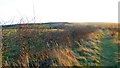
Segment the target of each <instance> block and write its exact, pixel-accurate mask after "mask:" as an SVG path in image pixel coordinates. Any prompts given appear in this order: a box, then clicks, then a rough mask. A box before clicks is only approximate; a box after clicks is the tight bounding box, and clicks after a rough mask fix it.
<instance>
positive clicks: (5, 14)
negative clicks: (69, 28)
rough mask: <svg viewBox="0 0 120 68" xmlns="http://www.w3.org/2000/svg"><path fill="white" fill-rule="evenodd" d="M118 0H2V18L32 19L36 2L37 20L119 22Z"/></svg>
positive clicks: (0, 17)
mask: <svg viewBox="0 0 120 68" xmlns="http://www.w3.org/2000/svg"><path fill="white" fill-rule="evenodd" d="M118 1H119V0H0V19H2V20H4V21H9V20H10V19H16V20H17V19H19V18H21V17H24V18H25V17H27V18H28V19H31V18H32V17H33V16H34V14H33V4H34V10H35V16H36V17H37V18H39V19H36V20H37V21H36V22H39V21H41V22H56V21H57V22H117V21H118V20H117V19H118V18H117V17H118ZM14 23H16V22H14ZM6 24H9V22H8V23H6Z"/></svg>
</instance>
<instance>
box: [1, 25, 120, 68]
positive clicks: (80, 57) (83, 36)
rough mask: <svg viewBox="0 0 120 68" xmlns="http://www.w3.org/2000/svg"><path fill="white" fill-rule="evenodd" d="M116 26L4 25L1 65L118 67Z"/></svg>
mask: <svg viewBox="0 0 120 68" xmlns="http://www.w3.org/2000/svg"><path fill="white" fill-rule="evenodd" d="M119 33H120V31H119V28H118V24H117V23H91V24H90V23H85V24H84V23H82V24H81V23H60V24H58V23H51V24H50V23H47V24H22V25H14V26H3V28H2V37H3V38H2V43H1V44H2V66H3V67H6V66H10V67H12V66H20V67H21V68H22V67H26V68H29V67H46V66H118V63H119V62H120V57H119V55H120V51H119V49H118V48H119V47H120V46H119V45H120V37H119Z"/></svg>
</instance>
